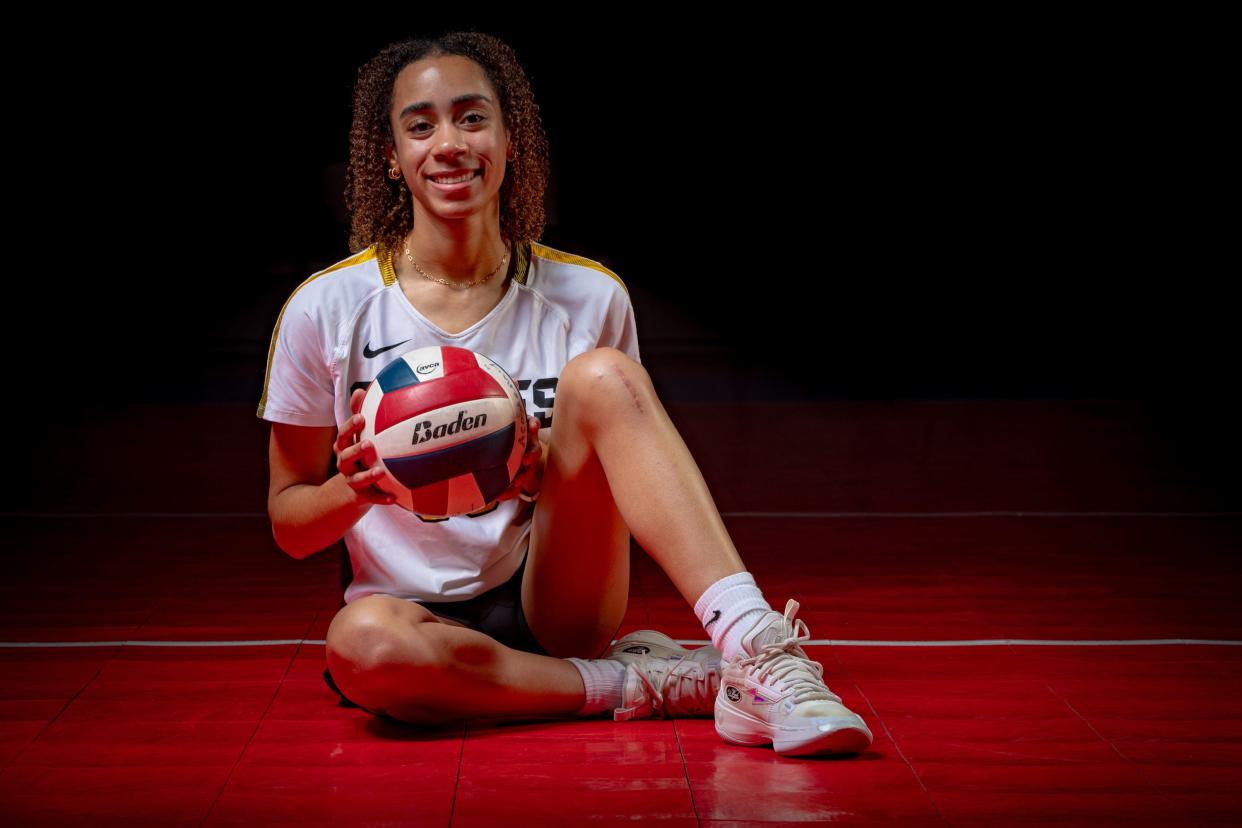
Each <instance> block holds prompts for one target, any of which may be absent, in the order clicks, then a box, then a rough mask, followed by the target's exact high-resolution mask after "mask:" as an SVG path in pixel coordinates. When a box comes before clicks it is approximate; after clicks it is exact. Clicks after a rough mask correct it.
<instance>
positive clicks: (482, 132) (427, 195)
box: [387, 55, 510, 226]
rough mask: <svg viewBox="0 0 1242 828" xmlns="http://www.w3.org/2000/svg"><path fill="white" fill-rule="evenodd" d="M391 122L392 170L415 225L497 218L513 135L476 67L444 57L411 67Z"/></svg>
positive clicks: (401, 79) (396, 95)
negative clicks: (424, 220)
mask: <svg viewBox="0 0 1242 828" xmlns="http://www.w3.org/2000/svg"><path fill="white" fill-rule="evenodd" d="M389 125H390V127H391V129H392V135H393V143H392V144H389V146H388V153H387V154H388V167H389V169H391V168H392V167H394V166H396V167H400V169H401V175H402V176H403V177H404V178H405V184H406V186H407V187H408V188H409V190H410V193H411V194H412V195H413V197H414V223H415V226H417V225H418V222H419V220H420V217H422V216H424V215H431V216H436V217H439V218H441V219H462V218H467V217H469V216H471V215H475V214H482V215H486V216H492V215H499V210H500V185H501V183H502V182H503V181H504V177H505V160H506V156H507V153H508V151H509V143H510V142H509V132H508V130H506V129H505V126H504V121H503V118H502V115H501V111H500V101H499V99H498V98H497V96H496V91H495V90H494V89H493V88H492V86H491V84H490V83H488V80H487V75H486V74H484V72H483V69H482V68H481V67H480V66H479V65H478V64H477V63H475V62H474V61H472V60H470V59H469V58H465V57H461V56H459V55H445V56H440V57H430V58H424V59H423V60H419V61H416V62H414V63H411V64H410V65H409V66H406V67H405V68H404V69H402V70H401V72H400V73H399V74H398V75H397V78H396V81H395V82H394V83H393V95H392V109H391V110H390V112H389ZM485 209H486V210H487V212H486V213H482V212H481V211H483V210H485Z"/></svg>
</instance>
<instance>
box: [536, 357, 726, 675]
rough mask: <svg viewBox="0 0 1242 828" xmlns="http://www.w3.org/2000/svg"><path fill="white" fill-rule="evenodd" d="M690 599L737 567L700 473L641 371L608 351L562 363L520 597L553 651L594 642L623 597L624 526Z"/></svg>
mask: <svg viewBox="0 0 1242 828" xmlns="http://www.w3.org/2000/svg"><path fill="white" fill-rule="evenodd" d="M631 533H632V534H633V535H634V538H635V539H636V540H637V541H638V543H639V544H640V545H641V546H642V547H643V549H644V550H646V552H647V554H649V555H650V556H651V557H652V559H653V560H655V562H656V563H658V564H659V565H660V566H661V568H663V570H664V571H665V573H667V575H668V576H669V578H670V579H671V580H672V582H673V584H674V585H675V586H676V587H677V589H678V590H679V591H680V592H681V594H682V597H684V598H685V599H686V602H687V603H689V604H690V605H692V606H693V604H694V602H695V601H696V600H697V599H698V597H699V596H700V595H702V594H703V592H704V591H705V590H706V589H707V588H708V587H709V586H711V585H712V584H714V583H715V582H716V581H718V580H720V579H721V578H724V577H726V576H728V575H733V574H735V573H738V572H743V571H745V566H743V564H742V559H741V557H740V556H739V555H738V553H737V549H736V548H734V546H733V541H732V540H731V539H730V538H729V533H728V531H727V530H726V529H725V526H724V522H723V521H722V520H721V518H720V513H719V512H718V511H717V510H716V504H715V502H714V501H713V500H712V496H711V493H710V492H709V491H708V489H707V484H706V483H705V482H704V481H703V475H702V473H701V472H700V471H699V468H698V465H696V464H695V462H694V458H693V457H692V456H691V455H690V451H689V449H687V448H686V444H685V442H684V441H683V440H682V439H681V435H680V434H678V433H677V429H676V428H675V427H674V426H673V423H672V421H671V420H669V418H668V414H667V413H666V412H665V410H664V406H663V405H662V404H661V403H660V400H659V398H658V397H657V396H656V393H655V389H654V388H653V387H652V385H651V380H650V378H649V377H648V376H647V372H646V371H645V370H644V369H643V367H642V366H641V365H639V364H638V363H636V362H634V361H633V360H632V359H630V358H629V357H628V356H626V355H625V354H623V353H621V352H620V351H617V350H614V349H612V348H600V349H598V350H594V351H590V352H588V353H585V354H583V355H581V356H579V357H577V358H575V359H574V360H572V361H570V363H569V364H568V365H567V366H565V370H564V371H563V372H562V373H561V378H560V382H559V383H558V385H557V394H556V407H555V409H554V420H553V423H552V439H551V444H550V446H549V451H548V463H547V469H546V472H545V476H544V481H543V490H542V494H541V495H540V499H539V507H538V508H537V509H536V510H535V518H534V527H533V529H532V538H531V550H530V554H529V558H528V560H527V562H526V574H525V577H524V581H523V584H522V606H523V608H524V610H525V613H526V619H527V622H528V623H529V624H530V627H531V631H532V632H533V633H534V634H535V637H536V638H537V639H538V640H539V643H540V644H542V645H543V647H544V649H546V650H547V651H548V652H550V653H552V654H554V655H565V656H569V655H580V656H588V657H589V656H593V655H596V654H598V653H599V652H600V651H601V649H602V648H604V647H606V646H607V644H608V642H609V639H610V637H611V636H612V634H613V633H615V632H616V630H617V627H618V625H619V624H620V623H621V617H622V615H623V614H624V612H625V605H626V599H627V598H628V594H629V535H630V534H631Z"/></svg>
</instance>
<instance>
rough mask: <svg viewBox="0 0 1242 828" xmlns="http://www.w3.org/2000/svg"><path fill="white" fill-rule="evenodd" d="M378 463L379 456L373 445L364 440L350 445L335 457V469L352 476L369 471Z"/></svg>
mask: <svg viewBox="0 0 1242 828" xmlns="http://www.w3.org/2000/svg"><path fill="white" fill-rule="evenodd" d="M378 462H379V455H378V454H377V453H376V451H375V444H374V443H372V442H371V441H370V440H364V441H363V442H361V443H352V444H351V445H349V446H347V447H346V448H345V449H344V450H342V451H341V452H340V453H339V454H338V455H337V458H336V467H337V469H339V470H340V471H341V472H342V473H345V474H354V473H355V472H359V471H363V470H365V469H369V468H371V467H372V466H374V465H376V464H377V463H378ZM381 471H382V469H381Z"/></svg>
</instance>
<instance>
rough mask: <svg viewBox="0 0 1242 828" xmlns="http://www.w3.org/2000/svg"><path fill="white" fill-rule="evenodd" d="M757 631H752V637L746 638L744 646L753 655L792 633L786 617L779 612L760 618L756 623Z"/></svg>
mask: <svg viewBox="0 0 1242 828" xmlns="http://www.w3.org/2000/svg"><path fill="white" fill-rule="evenodd" d="M755 630H756V632H754V633H751V636H752V637H750V638H748V639H746V640H744V641H743V642H742V643H743V646H745V648H746V651H747V652H748V653H750V654H751V655H752V656H753V655H756V654H758V653H760V652H762V651H763V648H764V647H766V646H768V645H769V644H776V643H777V642H780V641H784V640H785V639H786V638H789V637H790V636H791V635H792V633H790V631H789V627H788V626H787V625H786V624H785V617H784V616H783V615H781V614H780V613H779V612H769V613H767V614H766V615H764V616H763V618H761V619H759V623H757V624H755Z"/></svg>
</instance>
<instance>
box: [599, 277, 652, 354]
mask: <svg viewBox="0 0 1242 828" xmlns="http://www.w3.org/2000/svg"><path fill="white" fill-rule="evenodd" d="M596 347H598V348H605V347H607V348H616V349H617V350H618V351H622V352H624V353H626V354H628V355H629V357H630V358H631V359H633V360H634V361H635V362H638V363H640V364H641V363H642V360H641V359H639V357H638V330H637V328H636V327H635V324H634V306H633V305H632V304H631V303H630V294H629V293H628V292H627V291H626V290H625V288H623V287H621V286H620V285H618V286H617V288H616V290H614V291H613V294H612V298H611V299H610V300H609V303H608V310H607V312H606V313H605V315H604V325H603V328H602V329H601V330H600V337H599V342H598V343H597V344H596Z"/></svg>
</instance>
